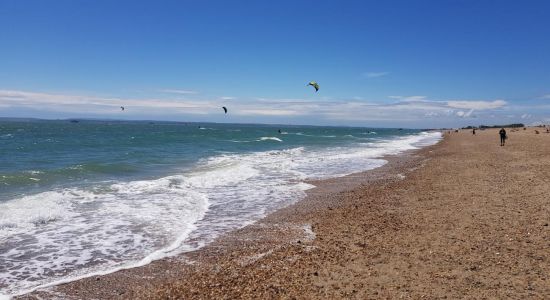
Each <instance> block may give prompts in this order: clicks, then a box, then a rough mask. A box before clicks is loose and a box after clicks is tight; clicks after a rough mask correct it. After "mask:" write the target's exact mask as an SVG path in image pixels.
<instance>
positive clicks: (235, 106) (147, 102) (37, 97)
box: [0, 90, 528, 125]
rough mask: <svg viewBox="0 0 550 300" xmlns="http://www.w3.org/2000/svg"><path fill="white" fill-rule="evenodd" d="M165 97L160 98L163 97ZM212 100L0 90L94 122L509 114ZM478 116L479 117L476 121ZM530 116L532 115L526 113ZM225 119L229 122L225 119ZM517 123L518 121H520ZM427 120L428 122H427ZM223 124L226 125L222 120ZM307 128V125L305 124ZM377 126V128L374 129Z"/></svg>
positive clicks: (476, 106)
mask: <svg viewBox="0 0 550 300" xmlns="http://www.w3.org/2000/svg"><path fill="white" fill-rule="evenodd" d="M161 96H162V95H161ZM228 98H229V97H228V96H224V97H214V98H212V99H208V98H202V99H201V98H200V97H198V96H195V97H193V98H190V99H178V100H175V99H170V98H167V97H166V95H165V97H160V96H159V97H156V98H118V97H97V96H89V95H75V94H62V93H42V92H28V91H14V90H0V112H1V111H2V110H4V111H6V109H10V108H25V109H28V110H33V111H38V112H59V113H63V115H67V116H69V117H70V116H72V115H74V114H79V115H90V116H94V117H95V116H113V115H117V117H118V116H120V114H121V112H120V109H119V108H118V107H119V106H124V107H126V110H125V112H124V117H130V116H134V117H139V116H147V117H149V116H161V117H162V116H169V115H172V116H173V115H174V114H177V115H178V116H185V115H189V116H200V119H198V117H197V120H203V121H208V120H214V121H215V120H218V119H216V118H217V117H218V116H219V111H220V107H221V106H227V107H228V109H229V111H230V114H228V116H233V118H234V119H232V120H241V121H243V120H254V121H256V122H268V121H272V122H273V121H277V120H284V122H287V121H288V120H295V121H296V122H306V121H307V120H310V121H311V120H313V122H312V124H320V123H321V124H322V123H339V124H351V123H355V124H388V125H391V124H396V123H399V124H404V123H407V122H409V123H415V122H416V123H419V124H420V123H428V124H432V123H433V122H435V121H437V122H439V123H440V124H447V123H449V122H453V119H454V120H455V121H456V122H459V121H460V120H462V119H463V118H473V117H478V116H481V117H483V116H486V117H487V118H489V116H490V115H494V114H498V115H500V116H503V115H504V112H507V111H508V113H509V111H510V109H511V108H510V107H508V106H507V103H506V101H504V100H488V101H486V100H431V99H429V98H427V97H426V96H391V97H390V99H394V101H387V100H386V101H382V102H380V101H379V102H375V101H368V100H364V99H362V98H354V99H349V100H342V99H340V100H338V99H327V100H312V99H300V98H283V99H276V98H249V99H242V98H233V97H231V98H232V99H231V101H230V102H228V101H227V100H229V99H228ZM474 112H476V113H477V115H474ZM524 112H525V113H528V111H524ZM224 117H225V118H227V116H225V115H224ZM518 118H519V115H518ZM428 119H429V121H428ZM224 120H225V119H224ZM307 122H309V121H307ZM373 122H375V123H373Z"/></svg>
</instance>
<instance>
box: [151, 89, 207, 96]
mask: <svg viewBox="0 0 550 300" xmlns="http://www.w3.org/2000/svg"><path fill="white" fill-rule="evenodd" d="M160 92H161V93H168V94H180V95H195V94H198V93H199V92H197V91H192V90H179V89H164V90H160Z"/></svg>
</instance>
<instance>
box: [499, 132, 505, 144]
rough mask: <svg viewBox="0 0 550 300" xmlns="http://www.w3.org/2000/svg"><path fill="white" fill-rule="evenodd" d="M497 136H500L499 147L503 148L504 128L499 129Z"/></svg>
mask: <svg viewBox="0 0 550 300" xmlns="http://www.w3.org/2000/svg"><path fill="white" fill-rule="evenodd" d="M498 134H500V145H501V146H504V142H505V141H506V130H504V128H501V129H500V131H499V132H498Z"/></svg>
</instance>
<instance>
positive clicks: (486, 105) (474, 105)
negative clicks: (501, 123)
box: [447, 100, 507, 110]
mask: <svg viewBox="0 0 550 300" xmlns="http://www.w3.org/2000/svg"><path fill="white" fill-rule="evenodd" d="M506 104H507V103H506V101H504V100H494V101H465V100H452V101H447V105H448V106H449V107H452V108H461V109H476V110H482V109H496V108H501V107H504V106H505V105H506Z"/></svg>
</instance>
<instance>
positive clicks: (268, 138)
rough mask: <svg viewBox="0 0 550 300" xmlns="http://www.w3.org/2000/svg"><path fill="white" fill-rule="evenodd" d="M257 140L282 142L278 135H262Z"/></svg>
mask: <svg viewBox="0 0 550 300" xmlns="http://www.w3.org/2000/svg"><path fill="white" fill-rule="evenodd" d="M258 141H277V142H282V141H283V140H281V139H280V138H278V137H274V136H262V137H261V138H260V139H259V140H258Z"/></svg>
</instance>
